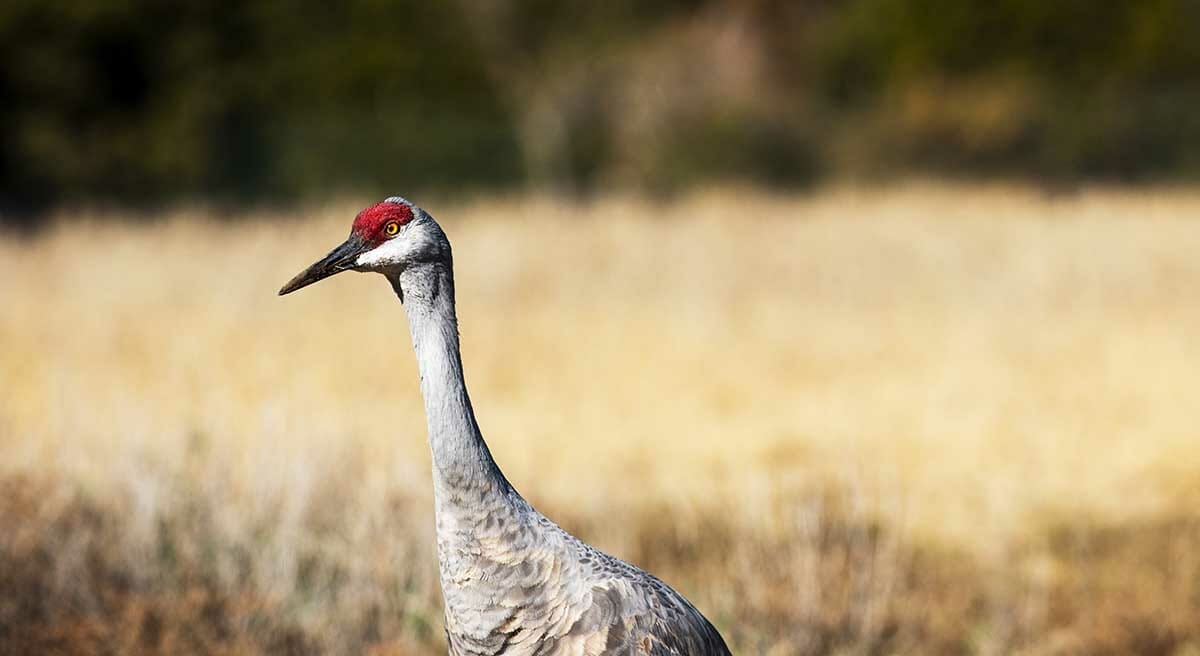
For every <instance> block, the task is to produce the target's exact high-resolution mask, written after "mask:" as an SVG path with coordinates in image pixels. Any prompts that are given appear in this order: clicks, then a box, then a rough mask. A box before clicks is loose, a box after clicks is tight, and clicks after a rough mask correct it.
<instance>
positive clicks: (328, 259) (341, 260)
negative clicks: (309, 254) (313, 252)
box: [279, 234, 367, 296]
mask: <svg viewBox="0 0 1200 656" xmlns="http://www.w3.org/2000/svg"><path fill="white" fill-rule="evenodd" d="M366 250H367V243H366V242H365V241H364V240H363V239H362V237H359V236H358V235H354V234H352V235H350V238H349V239H347V240H346V241H345V242H343V243H342V245H341V246H338V247H337V248H335V249H333V250H332V251H329V255H326V256H325V257H323V258H321V259H320V260H318V261H317V262H315V263H314V264H313V265H312V266H310V267H308V268H307V269H305V270H304V271H301V272H300V274H299V275H297V276H296V277H295V278H292V279H291V280H289V281H288V284H286V285H284V286H283V289H280V290H279V295H280V296H283V295H284V294H291V293H292V292H294V291H296V290H297V289H300V288H301V287H308V286H309V285H311V284H313V283H314V282H317V281H318V280H322V279H324V278H328V277H329V276H332V275H333V274H335V273H341V272H343V271H349V270H351V269H353V268H354V262H355V260H357V259H358V256H359V255H361V254H362V253H363V252H365V251H366Z"/></svg>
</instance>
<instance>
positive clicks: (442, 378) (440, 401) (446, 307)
mask: <svg viewBox="0 0 1200 656" xmlns="http://www.w3.org/2000/svg"><path fill="white" fill-rule="evenodd" d="M392 283H393V286H394V287H395V288H396V292H397V294H399V295H400V298H401V300H402V301H403V302H404V309H405V312H406V313H407V314H408V327H409V330H410V331H411V332H412V341H413V348H414V349H415V350H416V354H417V368H418V370H419V371H420V374H421V394H422V396H424V398H425V417H426V420H427V422H428V425H429V446H430V448H431V450H432V451H433V484H434V497H435V501H436V503H437V509H438V511H439V512H441V511H442V510H444V509H446V508H447V507H450V506H455V505H458V504H460V503H462V502H476V503H477V502H478V500H479V498H480V496H491V497H496V498H508V497H509V496H516V495H515V493H514V492H513V490H512V486H510V485H509V483H508V481H507V480H506V479H505V478H504V475H503V474H502V473H501V472H500V469H499V467H497V466H496V462H495V460H493V459H492V454H491V452H489V451H488V448H487V444H486V443H484V441H483V435H482V434H480V432H479V425H478V424H477V423H476V422H475V412H474V411H473V410H472V409H471V399H470V398H469V397H468V396H467V387H466V383H465V382H464V380H463V372H462V358H461V356H460V355H459V350H458V320H457V319H456V318H455V314H454V274H453V271H452V265H451V263H450V262H426V263H420V264H416V265H412V266H410V267H409V268H407V269H405V270H404V271H403V272H402V273H400V274H399V276H398V278H397V279H394V280H393V281H392Z"/></svg>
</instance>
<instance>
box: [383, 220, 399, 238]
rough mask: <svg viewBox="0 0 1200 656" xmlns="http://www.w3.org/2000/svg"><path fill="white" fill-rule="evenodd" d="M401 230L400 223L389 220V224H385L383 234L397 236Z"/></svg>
mask: <svg viewBox="0 0 1200 656" xmlns="http://www.w3.org/2000/svg"><path fill="white" fill-rule="evenodd" d="M399 232H400V224H399V223H396V222H395V221H388V223H387V225H385V226H383V234H385V235H387V236H389V237H395V236H396V235H397V234H398V233H399Z"/></svg>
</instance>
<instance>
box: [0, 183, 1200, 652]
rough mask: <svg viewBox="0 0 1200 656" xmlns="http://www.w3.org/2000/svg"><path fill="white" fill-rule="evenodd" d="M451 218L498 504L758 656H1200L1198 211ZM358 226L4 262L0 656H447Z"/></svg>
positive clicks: (174, 223)
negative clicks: (644, 583) (503, 485)
mask: <svg viewBox="0 0 1200 656" xmlns="http://www.w3.org/2000/svg"><path fill="white" fill-rule="evenodd" d="M418 200H425V204H426V207H427V209H429V210H430V211H431V212H432V213H433V214H434V215H435V216H437V217H438V218H439V220H440V221H441V222H442V223H443V225H444V226H445V227H446V229H447V232H448V233H449V235H450V238H451V240H452V241H453V242H454V246H455V255H456V265H457V267H456V268H457V278H458V296H459V306H460V310H459V317H460V321H461V324H462V326H461V328H462V333H463V348H464V361H465V366H466V370H467V377H468V384H469V385H470V387H471V391H472V396H473V398H474V401H475V405H476V410H477V413H478V415H479V418H480V421H481V423H482V426H483V430H484V434H485V435H486V436H487V437H488V439H489V441H490V443H491V445H492V449H493V451H494V453H495V454H496V456H497V459H498V461H499V462H500V465H501V467H503V468H504V470H505V472H506V473H507V474H508V476H509V478H510V479H511V480H512V481H513V482H514V484H515V485H516V486H517V488H518V489H520V490H521V491H522V492H523V493H524V494H525V495H526V496H527V497H529V498H530V499H531V501H533V503H534V504H535V505H537V506H538V507H539V508H540V509H541V510H543V511H544V512H546V513H547V514H548V515H550V516H551V517H553V518H555V519H557V520H558V521H559V522H560V523H562V524H563V525H564V526H565V527H567V528H568V529H570V530H572V531H575V532H577V533H578V534H579V535H580V536H581V537H583V538H585V539H588V540H590V541H592V542H594V543H596V544H597V545H598V546H600V547H602V548H604V549H605V550H607V551H609V552H611V553H614V554H616V555H619V556H621V557H624V558H626V559H629V560H632V561H633V562H635V563H637V564H639V565H642V566H644V567H646V568H648V569H650V570H651V571H653V572H655V573H657V574H659V575H660V576H662V577H663V578H665V579H666V580H668V581H670V582H672V583H673V584H674V585H675V586H676V587H677V588H679V589H680V591H681V592H683V593H684V594H686V595H687V596H689V597H690V598H691V599H692V600H693V601H694V602H696V604H697V605H698V606H699V607H700V608H701V609H703V610H704V611H705V612H706V614H708V616H709V617H710V618H712V619H713V621H714V622H715V623H716V624H717V625H718V626H719V628H721V630H722V631H723V633H724V634H725V635H726V637H727V639H729V640H730V641H731V646H733V647H734V651H735V653H740V654H772V655H783V654H1010V653H1019V654H1130V653H1142V654H1163V655H1171V656H1195V655H1196V654H1200V510H1198V508H1200V193H1197V192H1192V191H1186V190H1151V191H1113V190H1104V189H1092V190H1084V191H1080V192H1077V193H1071V194H1067V195H1062V196H1046V195H1042V194H1039V193H1038V192H1035V191H1032V190H1028V189H1023V188H1019V187H1009V186H974V187H954V186H940V185H934V184H911V185H906V186H900V187H895V188H890V189H882V190H866V189H857V188H840V189H829V190H824V191H820V192H817V193H815V194H813V195H810V196H798V197H781V196H769V195H763V194H762V193H758V192H749V191H738V190H723V191H720V192H712V193H707V194H699V195H695V196H692V197H688V198H683V199H679V200H677V201H674V202H671V203H667V204H655V203H653V202H650V201H646V200H641V199H636V198H622V197H613V198H607V199H601V200H597V201H595V202H590V203H585V204H579V205H572V204H567V203H562V202H556V201H553V200H550V199H544V198H499V199H496V198H493V199H477V200H470V199H468V200H457V201H454V202H444V203H443V202H439V201H437V200H436V199H434V200H429V199H418ZM365 202H366V201H365V200H364V201H354V202H338V203H331V204H329V205H328V206H321V207H312V208H309V209H308V210H306V211H304V212H302V213H301V215H300V216H284V215H282V214H281V215H268V214H263V215H258V216H253V217H249V218H247V219H246V220H242V221H228V220H225V219H221V218H218V217H213V216H210V215H208V214H206V213H204V212H201V211H179V212H176V213H172V214H169V215H167V216H163V217H161V218H159V219H158V220H156V221H154V222H152V223H150V224H144V223H141V224H134V223H130V222H128V221H124V220H122V219H121V217H114V216H106V215H95V216H93V215H89V216H70V217H67V216H64V217H62V220H61V221H60V222H58V223H57V224H56V225H55V226H54V227H52V228H50V229H48V230H47V231H44V232H42V233H40V234H37V235H35V236H32V237H20V236H16V235H10V236H7V237H3V238H0V389H2V390H3V393H2V394H0V654H258V653H272V654H275V653H279V654H307V653H331V654H334V653H347V654H348V653H370V654H378V655H382V654H414V655H420V654H435V653H442V650H443V649H444V646H443V644H444V643H443V637H442V634H441V618H440V614H441V611H440V601H439V594H438V589H437V582H436V571H437V570H436V563H435V558H434V555H433V545H432V542H433V539H432V521H431V511H432V507H431V498H430V496H431V495H430V489H429V488H430V483H429V454H428V449H427V446H426V443H425V434H424V419H423V416H422V406H421V402H420V398H419V393H418V388H417V380H416V373H415V367H414V363H413V358H412V351H411V345H410V343H409V338H408V331H407V327H406V325H405V323H404V314H403V310H402V308H401V307H400V305H399V303H397V302H396V299H395V297H394V296H392V293H391V291H390V289H389V287H388V285H387V284H386V283H385V282H384V281H383V280H382V279H381V278H379V277H378V276H371V277H367V276H361V275H354V274H345V275H342V276H338V277H336V278H334V279H331V280H329V281H328V282H325V283H322V284H321V285H318V286H316V287H314V288H312V289H309V290H305V291H304V292H302V293H299V294H296V295H293V296H288V297H285V298H277V297H276V296H275V292H276V290H277V289H278V288H279V286H280V285H281V284H282V283H283V282H284V281H286V280H287V279H288V278H289V277H290V276H291V275H292V274H294V273H296V272H297V271H299V270H300V269H301V268H302V267H304V266H306V265H308V264H309V263H310V262H312V261H313V260H315V259H316V258H317V257H318V256H320V255H323V254H324V253H325V251H326V249H328V248H329V247H331V246H333V245H334V244H336V243H338V242H339V241H340V240H341V239H342V238H343V237H344V236H345V233H346V232H347V231H348V229H349V223H350V220H351V219H352V217H353V214H354V212H355V211H356V210H357V209H358V206H359V205H362V204H365Z"/></svg>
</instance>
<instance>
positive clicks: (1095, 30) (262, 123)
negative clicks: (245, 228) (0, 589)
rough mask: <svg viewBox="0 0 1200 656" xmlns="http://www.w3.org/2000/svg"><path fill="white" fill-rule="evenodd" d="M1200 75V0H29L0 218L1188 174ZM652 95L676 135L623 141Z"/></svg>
mask: <svg viewBox="0 0 1200 656" xmlns="http://www.w3.org/2000/svg"><path fill="white" fill-rule="evenodd" d="M706 21H707V22H706ZM739 21H740V23H739V24H744V25H745V26H746V27H747V29H746V30H744V32H743V33H742V34H743V36H742V37H740V38H741V39H742V41H740V42H739V45H738V46H737V47H738V48H741V49H742V51H747V52H755V53H757V54H758V55H759V57H758V59H759V60H761V61H765V62H766V66H765V69H766V70H765V73H764V74H763V75H762V79H761V80H759V81H758V82H757V86H755V87H753V88H751V89H750V90H747V89H740V90H738V91H736V92H730V93H729V94H726V95H722V94H716V95H713V94H709V95H707V96H698V97H695V98H693V97H691V96H689V93H690V88H691V86H694V85H691V83H690V82H688V81H686V80H683V81H681V80H672V79H669V78H668V79H666V80H665V81H664V82H662V83H661V84H659V86H658V87H657V93H660V94H665V95H667V96H669V97H672V98H678V99H679V101H678V102H677V103H676V105H689V109H688V111H685V112H682V113H680V112H678V111H676V110H669V109H665V110H664V109H661V105H662V103H659V105H656V106H658V107H660V109H653V108H649V109H648V108H647V107H648V106H645V107H644V106H643V105H644V102H643V97H642V96H639V95H637V94H632V93H626V94H625V95H622V93H623V91H622V89H623V87H622V85H623V84H626V83H627V82H628V81H629V80H631V79H637V78H638V75H639V73H640V72H644V71H646V70H650V71H653V70H656V69H655V67H656V66H661V65H663V64H664V62H669V61H671V58H672V57H673V58H675V59H677V60H680V61H684V62H686V61H687V60H688V59H690V58H694V57H695V56H696V55H698V54H701V53H702V52H703V51H705V50H707V49H708V44H709V42H716V41H719V40H720V39H719V36H720V35H718V34H715V33H714V34H711V35H710V34H707V33H705V31H704V30H705V29H708V30H710V32H713V31H719V27H720V26H721V25H723V24H731V23H735V22H739ZM706 26H707V27H706ZM680 34H684V35H690V36H685V37H680V36H679V35H680ZM710 37H711V38H710ZM656 44H667V47H665V48H663V47H659V48H657V50H656V49H655V45H656ZM676 45H677V46H678V47H675V46H676ZM664 51H666V54H664ZM1196 71H1200V1H1198V0H1115V1H1113V2H1107V3H1095V2H1090V1H1088V0H1065V1H1063V2H1041V1H1035V0H994V1H989V0H965V1H962V0H841V1H835V0H828V1H826V2H816V3H794V2H787V1H785V0H767V1H766V2H753V3H751V2H737V1H732V0H731V1H728V2H716V1H714V0H710V1H707V2H705V1H702V0H657V1H653V2H635V1H633V0H622V1H619V2H612V3H591V2H582V1H569V2H550V1H548V0H526V1H522V2H492V3H472V2H465V1H464V2H458V3H454V2H450V3H425V2H417V1H416V0H399V1H397V2H383V1H381V0H352V1H350V2H346V3H320V2H316V1H314V0H301V1H300V2H282V1H280V0H250V1H248V2H243V3H221V2H215V1H213V0H201V1H199V2H191V3H168V2H161V1H153V0H140V1H139V0H107V1H106V2H100V3H92V2H81V1H78V0H48V1H45V2H34V1H32V0H13V1H11V2H8V3H4V4H3V6H0V98H2V99H3V102H2V103H0V210H7V211H12V210H20V209H37V208H41V207H45V206H47V205H50V204H55V203H62V202H72V201H115V202H120V203H126V204H144V203H147V202H156V201H161V200H174V199H180V198H188V197H205V198H215V199H226V200H231V201H256V200H275V201H277V200H281V199H290V198H296V197H301V196H304V195H306V194H313V193H320V194H327V193H330V192H334V191H338V190H344V191H345V190H348V191H360V192H364V193H372V194H379V193H390V192H393V191H395V190H396V189H401V188H403V189H413V188H443V189H458V188H462V187H478V186H507V185H513V184H523V183H527V182H534V183H546V182H555V181H557V182H559V183H564V184H565V185H566V186H567V188H575V189H584V188H588V187H590V186H593V185H595V184H598V183H604V182H608V181H612V180H614V179H615V180H618V181H620V182H623V183H633V184H635V185H643V186H648V187H651V188H663V187H666V188H674V187H677V186H680V185H687V184H692V183H695V182H700V181H708V180H712V179H714V178H726V177H735V178H749V179H751V180H759V181H765V182H768V183H771V184H784V185H791V184H797V183H804V182H807V181H809V180H811V179H813V178H814V177H816V176H819V175H823V174H829V173H846V172H850V173H854V172H870V173H887V172H889V171H894V170H901V169H903V170H912V169H914V168H915V169H917V170H928V171H930V172H934V173H938V172H942V173H945V172H953V173H966V174H976V175H979V174H995V173H999V174H1004V175H1017V176H1035V177H1043V176H1048V177H1052V178H1055V179H1063V178H1066V179H1073V178H1083V177H1102V178H1119V179H1126V180H1138V179H1147V178H1161V177H1173V178H1192V177H1195V176H1196V175H1198V174H1200V118H1198V117H1197V115H1198V114H1197V112H1196V111H1195V109H1196V108H1197V107H1200V77H1198V76H1197V75H1196ZM539 103H540V104H539ZM556 103H557V104H556ZM667 104H668V105H669V103H667ZM548 108H549V110H550V113H549V114H547V116H551V117H552V118H553V119H554V120H552V121H550V122H549V123H546V125H544V126H542V125H541V124H539V123H538V122H537V120H535V119H536V118H537V117H540V116H542V115H543V114H545V112H546V111H547V109H548ZM654 111H663V112H665V113H664V115H663V118H662V120H661V121H659V123H661V124H666V125H667V126H668V128H666V129H664V130H661V131H660V133H657V134H655V135H654V138H653V139H647V138H646V137H645V135H638V136H636V137H632V138H631V137H629V136H625V137H622V136H621V134H622V130H621V128H622V126H623V125H624V124H625V122H626V121H628V120H629V117H630V116H631V115H633V114H637V113H639V112H641V113H643V114H644V113H646V112H654ZM539 112H541V113H539ZM531 117H533V118H531ZM555 130H558V131H559V132H561V134H557V133H556V134H557V136H554V137H553V138H551V139H550V140H549V141H547V142H546V143H543V142H542V141H543V140H542V138H541V137H540V136H539V135H538V133H539V132H546V133H548V134H549V133H553V132H554V131H555ZM623 138H624V139H627V140H629V139H632V141H630V142H629V143H624V142H622V139H623ZM639 148H640V149H644V150H648V151H652V152H649V153H648V154H647V153H640V154H639V153H637V152H636V151H637V150H638V149H639ZM630 158H633V160H635V161H634V163H633V164H630V162H629V161H626V160H629V159H630ZM647 163H649V164H647ZM648 167H649V168H648ZM614 171H618V172H619V171H625V172H628V171H635V172H636V175H634V176H633V177H634V179H632V180H631V179H629V178H630V176H629V175H625V176H624V177H622V176H621V175H620V174H617V175H615V176H614V175H613V172H614Z"/></svg>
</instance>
